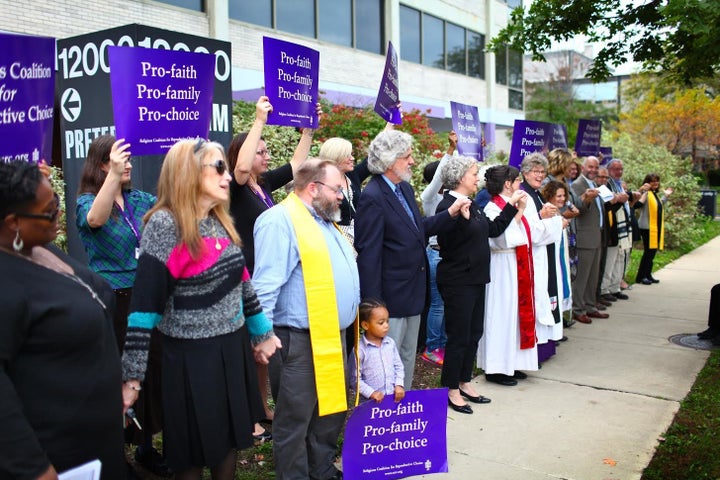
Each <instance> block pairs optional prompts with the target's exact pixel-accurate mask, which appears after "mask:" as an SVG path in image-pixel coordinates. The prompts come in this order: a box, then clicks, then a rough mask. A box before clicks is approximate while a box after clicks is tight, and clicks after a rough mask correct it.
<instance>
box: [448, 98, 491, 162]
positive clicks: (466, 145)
mask: <svg viewBox="0 0 720 480" xmlns="http://www.w3.org/2000/svg"><path fill="white" fill-rule="evenodd" d="M450 113H451V115H452V126H453V130H455V133H456V134H457V137H458V143H457V148H458V151H459V152H460V155H463V156H465V157H471V158H474V159H475V160H477V161H479V162H482V161H483V160H484V159H483V147H482V137H481V136H480V132H481V127H480V118H479V117H478V108H477V107H474V106H472V105H465V104H462V103H457V102H450Z"/></svg>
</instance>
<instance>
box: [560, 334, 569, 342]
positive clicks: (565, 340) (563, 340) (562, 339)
mask: <svg viewBox="0 0 720 480" xmlns="http://www.w3.org/2000/svg"><path fill="white" fill-rule="evenodd" d="M567 341H568V337H566V336H565V335H563V337H562V338H561V339H560V340H558V342H567Z"/></svg>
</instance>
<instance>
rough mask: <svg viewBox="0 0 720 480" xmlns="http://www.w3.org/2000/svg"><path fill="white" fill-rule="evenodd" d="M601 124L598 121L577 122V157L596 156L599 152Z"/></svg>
mask: <svg viewBox="0 0 720 480" xmlns="http://www.w3.org/2000/svg"><path fill="white" fill-rule="evenodd" d="M601 134H602V122H601V121H600V120H578V133H577V137H576V138H575V151H576V152H577V154H578V156H579V157H586V156H588V155H597V154H598V152H600V137H601Z"/></svg>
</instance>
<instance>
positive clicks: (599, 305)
mask: <svg viewBox="0 0 720 480" xmlns="http://www.w3.org/2000/svg"><path fill="white" fill-rule="evenodd" d="M595 309H596V310H600V311H602V310H607V307H606V306H605V305H604V304H602V303H596V304H595Z"/></svg>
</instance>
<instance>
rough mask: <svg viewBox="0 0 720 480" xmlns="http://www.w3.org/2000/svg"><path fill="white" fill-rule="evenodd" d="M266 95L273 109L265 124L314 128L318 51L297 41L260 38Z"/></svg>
mask: <svg viewBox="0 0 720 480" xmlns="http://www.w3.org/2000/svg"><path fill="white" fill-rule="evenodd" d="M263 60H264V69H265V95H266V96H267V97H268V98H269V99H270V104H271V105H272V106H273V111H272V112H271V113H270V115H269V116H268V121H267V123H268V125H281V126H285V127H301V128H317V127H318V116H317V113H316V112H315V104H316V103H317V102H318V80H319V72H320V52H318V51H317V50H313V49H312V48H309V47H305V46H303V45H298V44H296V43H291V42H286V41H284V40H278V39H276V38H270V37H263Z"/></svg>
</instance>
